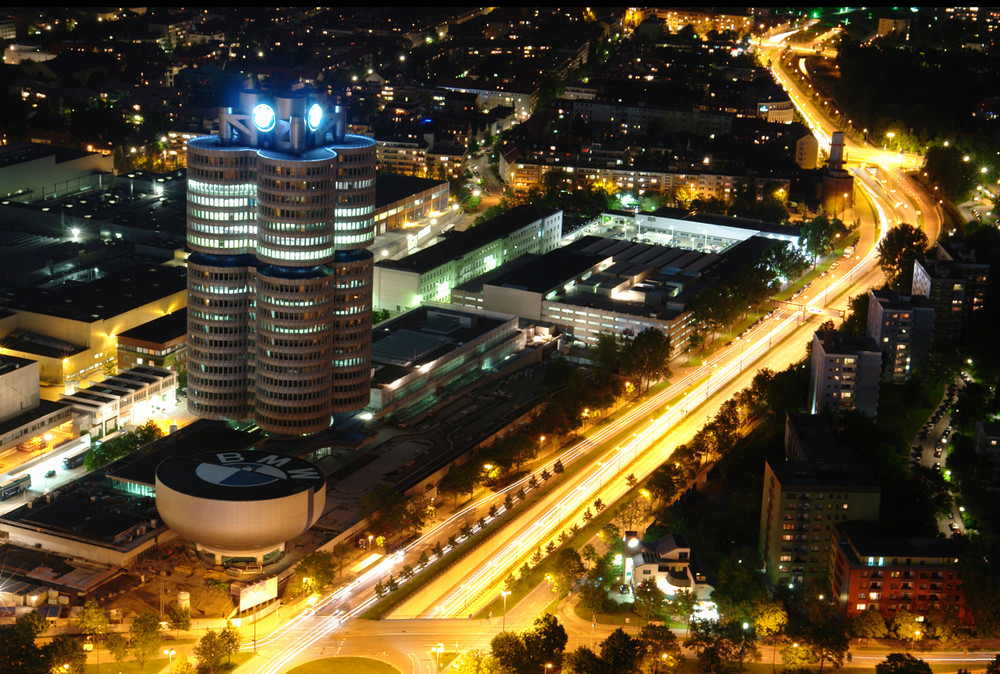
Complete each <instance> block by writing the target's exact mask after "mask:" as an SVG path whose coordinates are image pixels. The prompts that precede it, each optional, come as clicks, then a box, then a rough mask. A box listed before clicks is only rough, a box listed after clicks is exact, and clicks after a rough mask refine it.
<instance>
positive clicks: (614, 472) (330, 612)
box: [241, 44, 941, 674]
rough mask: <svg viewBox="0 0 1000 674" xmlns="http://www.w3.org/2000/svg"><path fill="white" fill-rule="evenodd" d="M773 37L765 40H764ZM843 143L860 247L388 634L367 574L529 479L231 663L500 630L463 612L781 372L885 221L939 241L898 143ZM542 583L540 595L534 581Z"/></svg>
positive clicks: (821, 123)
mask: <svg viewBox="0 0 1000 674" xmlns="http://www.w3.org/2000/svg"><path fill="white" fill-rule="evenodd" d="M779 47H780V44H775V45H773V48H774V49H775V50H777V49H778V48H779ZM774 63H775V65H774V68H773V71H774V73H775V77H776V79H777V80H778V82H779V83H781V84H782V85H783V86H785V87H786V89H787V90H788V91H789V94H790V95H791V96H792V99H793V101H794V102H795V104H796V106H797V107H798V108H799V111H800V113H801V114H802V115H803V117H805V118H806V119H807V120H808V121H809V124H810V126H812V127H813V129H814V133H816V134H817V137H819V138H821V140H822V139H824V138H825V139H828V138H829V136H830V135H831V134H832V131H833V130H834V129H833V126H832V123H831V122H830V120H829V119H828V118H826V117H825V116H824V115H823V114H822V113H821V112H820V111H819V110H818V108H817V106H816V104H815V102H814V100H813V98H812V96H811V95H809V96H806V95H804V94H803V93H802V92H800V91H799V86H798V84H797V82H796V81H794V80H793V79H792V78H790V77H789V76H788V75H787V74H786V73H784V71H783V70H782V69H781V66H780V64H778V63H777V60H774ZM827 142H828V140H827ZM848 151H849V153H850V154H851V160H852V172H853V173H854V175H855V178H856V181H855V189H856V193H857V195H859V196H861V197H862V198H863V199H864V200H865V201H867V203H868V204H869V205H870V213H871V215H870V216H864V218H863V219H865V218H867V219H868V221H867V222H864V223H863V225H864V226H866V227H869V228H871V229H872V231H873V233H874V234H873V235H872V236H869V237H863V240H862V243H861V246H860V247H859V249H858V251H857V255H856V256H855V257H854V258H852V259H850V260H845V262H844V264H843V265H842V266H840V268H839V269H838V271H837V274H836V275H832V274H831V275H830V277H829V278H826V279H824V280H823V281H820V282H818V283H816V284H814V286H817V287H813V288H812V289H811V291H810V293H809V294H808V295H807V296H806V297H805V298H802V299H801V300H800V302H801V304H802V307H801V308H799V309H795V308H790V307H785V308H782V309H780V310H778V311H776V312H775V313H774V314H773V315H772V316H771V317H770V318H768V319H767V320H766V321H764V322H762V323H761V324H759V325H758V326H757V327H756V328H755V329H754V330H753V331H752V332H751V333H750V334H749V335H747V336H746V338H744V339H743V340H740V341H739V342H737V343H735V344H734V345H732V346H730V347H728V348H726V349H723V350H722V351H720V352H719V353H717V354H715V355H714V356H713V357H712V358H711V359H709V360H708V361H707V362H706V363H705V364H704V365H703V366H702V367H701V368H699V369H697V370H695V371H692V372H689V373H687V374H686V375H685V376H684V377H682V378H681V379H680V380H678V381H675V382H673V383H671V385H670V386H668V387H666V388H665V389H663V390H661V391H660V392H658V393H656V394H655V395H653V396H650V397H649V398H647V399H645V400H643V401H641V402H638V403H636V404H634V405H632V406H630V407H627V408H625V409H624V410H622V411H621V412H620V413H618V414H617V415H615V416H614V417H613V418H612V419H611V420H610V421H609V422H608V423H606V424H604V425H602V426H598V427H596V428H595V429H594V430H593V431H592V432H591V433H590V434H589V435H587V436H586V437H585V438H583V439H582V440H581V441H580V442H579V443H577V444H576V445H574V446H573V447H571V448H570V449H569V450H567V451H566V452H564V453H563V454H562V455H561V457H560V458H561V460H562V462H563V464H564V465H566V466H570V465H571V464H574V463H576V462H581V464H580V466H579V467H575V468H574V470H572V471H567V475H566V476H565V477H564V478H562V479H561V480H560V481H559V482H558V483H557V484H555V485H554V486H552V487H550V488H549V490H548V491H547V492H546V493H545V494H544V495H543V496H541V497H540V498H539V499H538V500H537V501H535V502H534V503H531V504H528V505H526V506H523V507H521V509H520V512H517V513H515V514H514V515H513V516H512V518H511V519H510V520H509V521H508V522H507V523H506V524H504V525H503V528H502V529H501V530H499V531H494V530H492V529H490V526H489V525H487V529H486V531H485V532H476V533H474V534H473V535H474V536H482V535H490V536H491V540H490V541H489V542H488V543H487V544H484V545H482V546H480V547H478V548H477V549H476V550H474V551H473V552H472V553H471V554H468V555H466V556H465V557H463V558H462V560H461V561H459V562H457V563H454V564H451V566H449V567H448V568H447V569H446V570H445V571H444V572H443V573H442V574H440V576H439V577H438V578H437V579H436V580H435V581H433V582H431V583H429V584H428V585H427V586H426V587H425V588H424V589H423V590H421V591H420V592H418V593H416V594H415V595H414V596H413V597H412V598H411V599H409V600H408V601H407V602H404V604H403V605H401V606H400V607H399V608H398V609H397V611H396V615H399V616H405V617H407V618H411V617H416V618H425V619H418V620H412V619H407V620H396V621H391V626H389V627H388V630H389V633H391V634H392V635H393V638H392V639H387V638H386V634H387V632H386V629H387V627H386V625H382V626H378V627H375V626H373V625H372V624H371V623H370V622H369V621H359V620H355V617H356V616H358V615H359V614H360V613H361V612H363V611H364V610H365V609H366V608H368V607H369V606H370V605H371V604H372V603H373V602H374V601H375V597H374V590H373V588H374V585H375V583H376V582H378V581H379V580H384V579H385V577H386V576H387V575H388V574H389V573H390V572H392V571H395V570H398V569H399V568H400V567H401V566H402V565H403V564H404V563H410V564H411V565H412V566H414V567H416V566H417V565H416V564H415V562H414V560H415V559H416V557H417V555H419V553H420V552H421V551H427V550H429V548H430V546H432V545H433V543H434V542H436V541H441V540H446V539H447V538H448V537H449V536H451V535H454V534H456V533H457V531H458V529H459V528H460V527H461V525H462V524H463V523H465V522H467V521H476V520H478V518H479V517H483V516H486V513H487V511H488V509H489V508H490V506H491V505H496V506H498V507H499V508H500V509H501V510H502V508H503V505H502V504H503V499H504V497H505V496H506V495H507V493H512V492H515V491H517V490H518V489H521V488H524V489H526V490H528V489H529V485H528V480H529V478H528V477H526V478H525V479H524V480H522V481H521V482H518V483H516V484H513V485H510V486H509V487H507V488H506V489H505V490H504V491H502V492H500V493H498V494H489V495H487V496H484V497H483V498H481V499H478V500H476V501H475V502H473V503H471V504H470V505H468V506H466V507H465V508H463V509H462V510H460V511H459V512H457V513H455V514H454V515H452V516H451V517H449V518H448V519H446V520H445V521H443V522H440V523H437V524H436V525H435V526H433V527H432V528H431V529H430V530H428V531H427V532H425V533H424V535H423V536H422V537H421V538H420V539H419V540H417V541H415V542H414V543H413V544H411V545H410V546H409V547H408V548H407V549H406V550H405V551H402V552H400V553H397V554H396V555H393V556H391V557H389V558H386V559H384V560H382V561H381V562H380V563H379V564H378V565H377V566H375V567H373V568H370V569H368V570H366V571H365V572H363V573H362V574H361V575H360V576H359V577H358V578H357V579H355V580H354V581H353V582H352V583H351V584H350V585H348V586H346V587H342V588H339V589H338V590H336V591H335V592H333V593H331V594H329V595H327V596H326V597H325V598H324V599H323V600H321V601H320V602H319V603H318V604H317V605H316V606H315V607H314V609H312V610H311V611H310V612H308V613H306V614H302V615H299V616H296V617H294V618H293V619H291V620H290V621H289V622H287V623H286V624H285V625H283V626H282V627H281V628H280V629H278V630H276V631H275V632H274V633H273V634H271V635H269V636H268V637H266V638H263V639H260V640H258V642H257V648H258V651H259V652H260V654H261V655H260V657H257V658H254V659H253V660H251V661H250V662H249V663H247V665H245V666H244V667H243V668H241V671H256V672H265V673H269V674H271V673H273V674H277V673H278V672H283V671H287V670H288V669H289V668H291V667H292V666H294V665H296V664H299V663H301V662H304V661H306V660H310V659H313V658H315V657H318V656H320V655H332V654H337V653H344V654H350V653H358V652H364V653H366V654H369V655H373V656H375V657H384V659H386V660H387V661H388V662H391V663H392V664H394V665H395V666H397V667H398V668H399V669H400V670H401V671H404V672H406V671H412V672H431V671H434V668H435V661H434V658H435V657H436V656H435V653H434V652H433V650H432V649H433V648H434V647H435V645H436V644H438V643H441V644H443V645H444V647H445V648H446V650H455V649H458V650H464V649H467V648H471V647H483V646H485V645H486V644H488V643H489V639H490V638H491V636H492V635H493V634H494V633H495V632H496V631H497V630H499V629H500V624H499V621H498V619H497V618H494V619H493V620H492V621H489V622H487V623H485V624H484V622H483V621H481V620H475V619H473V620H470V619H469V618H468V616H469V615H470V614H475V613H477V612H478V611H479V610H480V609H481V608H482V607H484V606H486V605H487V604H488V603H490V602H491V601H493V600H494V599H495V598H496V597H497V596H498V595H499V591H500V589H501V587H502V584H503V581H504V579H505V578H506V577H507V576H508V575H509V574H510V573H511V572H512V571H513V570H514V569H516V568H518V567H519V566H520V565H521V564H522V563H523V562H524V561H526V560H527V559H528V558H529V557H530V556H531V555H532V554H533V553H534V551H535V550H536V549H537V548H539V547H544V546H545V545H546V543H548V542H549V541H551V540H554V539H556V538H557V537H558V535H559V533H560V532H561V531H564V530H566V529H568V528H569V527H570V526H571V525H572V524H574V523H582V521H583V513H584V511H585V510H586V509H587V508H588V507H590V506H591V504H592V503H593V502H594V500H595V499H597V498H600V499H601V500H603V501H604V502H605V503H613V502H615V501H616V500H618V499H619V498H620V497H621V496H623V495H624V494H625V492H626V491H627V490H628V485H627V484H626V481H625V479H624V476H625V475H628V474H630V473H631V474H634V475H635V476H636V478H638V479H640V480H641V479H642V478H643V477H645V476H646V475H648V474H649V473H651V472H652V471H653V470H655V469H656V468H657V467H658V466H659V465H661V464H662V463H663V462H664V461H665V460H667V459H668V458H669V456H670V454H671V452H672V451H673V448H674V447H676V446H677V445H679V444H682V443H683V442H685V441H687V440H688V439H689V438H690V437H691V436H693V435H694V433H695V432H697V430H698V429H699V428H700V427H701V426H702V425H703V423H704V421H705V419H706V418H710V417H711V416H712V415H714V414H715V413H716V411H717V409H718V408H719V406H720V405H721V404H722V403H723V402H724V401H725V400H727V399H729V398H730V397H731V396H732V395H733V394H734V393H735V392H737V391H738V390H740V389H742V388H744V387H746V386H747V385H749V383H750V380H751V379H752V377H753V376H754V374H755V373H756V371H757V370H758V368H760V367H769V368H772V369H775V370H780V369H783V368H785V367H786V366H787V365H788V364H791V363H794V362H798V361H799V360H801V359H802V357H803V356H804V354H805V345H806V343H807V342H808V340H809V339H810V338H811V334H812V331H813V330H815V327H816V320H815V319H814V320H808V319H809V318H810V317H811V316H813V315H814V312H815V311H818V310H819V309H821V308H835V309H844V308H846V303H847V299H848V298H849V297H850V296H852V295H854V294H857V293H858V292H861V291H863V290H865V289H867V288H869V287H871V286H872V285H876V284H877V283H879V282H880V280H881V273H880V272H879V270H878V267H877V264H876V260H877V255H876V251H875V246H876V245H877V243H878V241H880V240H881V237H882V236H884V234H885V232H886V231H887V230H888V228H890V227H892V226H894V225H896V224H898V223H899V222H911V223H915V224H917V223H919V224H922V225H923V227H924V228H925V230H927V234H928V237H929V238H931V239H932V240H933V238H936V236H937V234H938V232H939V230H940V226H941V218H940V211H939V209H937V208H936V204H934V203H932V200H930V199H929V198H928V197H927V196H926V194H924V193H923V191H922V190H921V189H920V188H919V186H918V185H916V184H915V183H913V182H912V181H911V180H910V179H909V178H907V177H906V176H904V175H902V173H901V172H900V161H899V155H898V154H897V153H886V152H883V151H882V150H879V149H878V148H873V147H871V146H868V145H858V144H857V143H855V142H854V141H849V145H848ZM857 210H858V211H859V212H862V213H867V212H868V211H867V210H866V209H861V208H859V209H857ZM543 468H544V469H546V470H548V471H549V472H552V465H551V462H549V463H547V464H546V465H545V466H537V467H536V474H537V473H540V472H541V470H542V469H543ZM487 519H488V516H487ZM431 563H432V564H449V560H448V559H447V556H446V557H445V559H443V560H432V562H431ZM538 592H539V591H536V592H535V593H532V595H530V596H529V598H528V600H525V602H522V604H521V605H520V606H519V607H511V611H509V612H508V614H507V616H506V617H505V621H506V627H507V628H508V629H510V628H515V629H522V628H524V627H526V626H528V625H530V623H531V621H532V620H533V618H534V616H535V615H536V614H537V610H538V608H540V607H541V605H544V601H542V600H541V598H540V597H541V596H536V595H538ZM541 592H542V593H543V595H544V590H541ZM529 600H530V602H529ZM426 618H436V620H427V619H426ZM387 622H388V621H387ZM579 638H583V637H579ZM453 647H454V648H453Z"/></svg>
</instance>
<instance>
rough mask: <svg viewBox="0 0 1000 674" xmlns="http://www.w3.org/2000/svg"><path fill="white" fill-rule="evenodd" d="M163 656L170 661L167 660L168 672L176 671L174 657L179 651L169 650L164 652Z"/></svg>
mask: <svg viewBox="0 0 1000 674" xmlns="http://www.w3.org/2000/svg"><path fill="white" fill-rule="evenodd" d="M163 654H164V655H165V656H167V658H168V660H167V663H168V664H167V671H168V672H173V671H174V656H175V655H177V651H175V650H174V649H172V648H169V649H167V650H165V651H163Z"/></svg>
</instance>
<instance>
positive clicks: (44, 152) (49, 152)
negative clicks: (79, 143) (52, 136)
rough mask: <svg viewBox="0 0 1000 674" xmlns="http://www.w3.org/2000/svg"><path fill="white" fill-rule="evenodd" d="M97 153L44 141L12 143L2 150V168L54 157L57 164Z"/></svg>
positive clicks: (0, 166) (0, 158) (0, 162)
mask: <svg viewBox="0 0 1000 674" xmlns="http://www.w3.org/2000/svg"><path fill="white" fill-rule="evenodd" d="M93 154H97V153H96V152H87V151H85V150H77V149H74V148H69V147H59V146H56V145H45V144H42V143H11V144H10V145H7V146H6V147H4V148H3V149H2V150H0V169H4V168H9V167H13V166H17V165H18V164H23V163H24V162H29V161H36V160H38V159H44V158H45V157H54V158H55V161H56V163H57V164H60V163H62V162H66V161H73V160H74V159H81V158H83V157H89V156H90V155H93Z"/></svg>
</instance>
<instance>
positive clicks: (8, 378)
mask: <svg viewBox="0 0 1000 674" xmlns="http://www.w3.org/2000/svg"><path fill="white" fill-rule="evenodd" d="M38 384H39V379H38V363H37V362H35V361H33V360H28V359H26V358H15V357H13V356H0V452H2V451H6V450H8V449H17V450H18V451H22V452H38V451H46V450H48V449H52V448H53V447H55V446H56V445H58V444H59V443H60V442H63V441H65V440H68V439H70V438H71V437H73V411H72V409H71V408H70V407H69V405H66V404H64V403H57V402H52V401H50V400H42V399H41V398H40V396H39V385H38Z"/></svg>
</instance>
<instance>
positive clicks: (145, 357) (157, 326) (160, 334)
mask: <svg viewBox="0 0 1000 674" xmlns="http://www.w3.org/2000/svg"><path fill="white" fill-rule="evenodd" d="M139 365H153V366H155V367H162V368H164V369H167V370H174V371H175V372H181V371H183V370H186V369H187V309H186V308H184V309H181V310H180V311H175V312H173V313H172V314H167V315H166V316H163V317H161V318H157V319H155V320H152V321H150V322H149V323H143V324H142V325H140V326H137V327H134V328H132V329H131V330H126V331H125V332H123V333H122V334H120V335H118V370H119V371H123V370H131V369H132V368H134V367H137V366H139Z"/></svg>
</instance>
